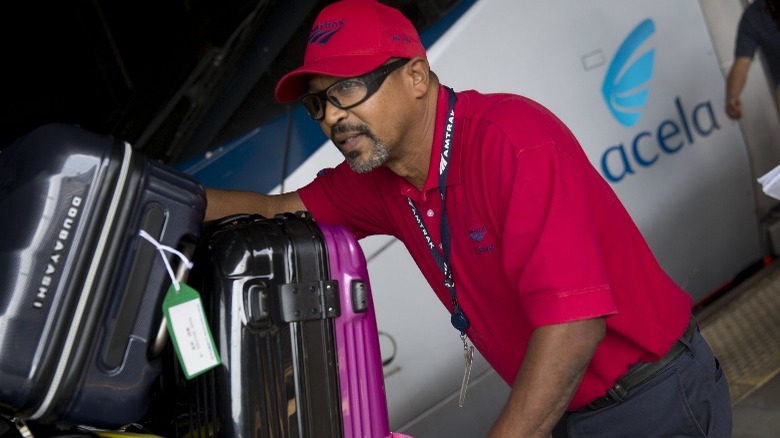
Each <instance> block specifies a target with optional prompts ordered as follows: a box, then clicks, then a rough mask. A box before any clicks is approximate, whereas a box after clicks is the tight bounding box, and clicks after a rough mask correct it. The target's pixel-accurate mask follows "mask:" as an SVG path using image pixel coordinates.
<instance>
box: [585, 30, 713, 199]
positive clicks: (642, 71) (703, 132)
mask: <svg viewBox="0 0 780 438" xmlns="http://www.w3.org/2000/svg"><path fill="white" fill-rule="evenodd" d="M654 33H655V24H654V23H653V21H652V20H651V19H649V18H648V19H646V20H644V21H642V22H641V23H639V25H638V26H637V27H636V28H635V29H634V30H633V31H631V34H630V35H628V37H627V38H626V40H625V41H623V44H621V46H620V48H619V49H618V51H617V53H616V54H615V57H614V59H613V60H612V63H611V64H610V66H609V69H608V71H607V75H606V76H605V79H604V85H603V86H602V93H603V95H604V99H605V100H606V102H607V106H608V107H609V110H610V111H611V112H612V115H613V116H614V117H615V119H617V121H618V122H620V124H621V125H623V126H625V127H629V128H630V127H633V126H634V125H636V123H637V122H638V121H639V117H640V116H641V110H642V108H643V107H644V106H645V104H646V103H647V97H648V94H649V91H648V90H649V88H648V82H649V81H650V78H651V77H652V76H653V63H654V61H655V59H654V58H655V49H654V48H651V49H649V50H647V51H645V52H643V53H642V52H641V50H640V48H641V47H642V46H643V45H644V43H645V42H646V41H647V39H648V38H649V37H650V36H651V35H653V34H654ZM640 53H641V54H640ZM682 56H684V55H682ZM666 87H670V88H671V87H676V88H678V89H680V88H684V84H677V85H676V86H674V85H672V84H671V83H668V82H667V84H666ZM656 91H663V92H664V93H667V94H668V93H669V92H672V93H674V91H675V90H674V89H657V90H656ZM664 93H661V94H664ZM675 94H676V93H675ZM683 94H687V93H683ZM657 95H658V93H657V92H655V93H654V96H657ZM692 99H696V97H691V96H686V95H683V96H681V95H677V96H675V97H674V102H673V103H672V104H671V105H669V107H671V106H672V105H673V108H674V110H665V111H664V110H662V109H661V108H663V106H662V105H664V103H663V102H662V101H661V102H659V99H658V98H654V99H653V107H654V111H653V114H661V117H662V119H661V120H660V121H650V123H646V122H643V125H645V126H647V125H650V126H647V128H648V129H643V130H641V131H639V132H631V131H630V130H623V131H625V132H626V133H627V134H629V135H631V136H633V138H632V139H629V140H627V141H620V142H617V143H613V144H612V146H610V147H608V148H606V149H605V150H604V152H603V153H602V154H601V160H600V164H601V173H602V174H603V175H604V177H605V178H606V179H607V180H608V181H609V182H611V183H613V184H614V183H618V182H620V181H622V180H623V179H624V178H626V177H627V176H629V175H634V174H636V173H637V172H638V171H640V170H642V169H644V168H649V167H651V166H654V165H656V164H657V163H658V162H659V160H661V157H663V156H671V155H675V154H677V153H678V152H680V151H681V150H683V148H684V147H685V146H686V145H693V144H694V143H696V141H697V139H704V138H706V137H709V136H710V135H712V133H713V132H715V131H717V130H719V129H720V124H719V123H718V120H717V118H716V116H715V110H714V109H713V106H712V102H711V101H710V100H704V101H699V102H698V103H693V104H691V103H690V100H692ZM694 102H696V101H694ZM669 107H667V108H669ZM648 113H649V112H648ZM655 123H657V125H656V127H655V128H652V127H651V126H652V125H653V124H655Z"/></svg>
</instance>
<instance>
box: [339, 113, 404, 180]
mask: <svg viewBox="0 0 780 438" xmlns="http://www.w3.org/2000/svg"><path fill="white" fill-rule="evenodd" d="M341 131H344V132H348V131H355V132H359V133H361V134H363V136H365V137H366V138H368V139H369V140H370V141H371V149H370V150H369V155H368V157H367V158H366V159H364V160H361V153H360V152H358V151H354V152H349V153H346V154H345V153H343V152H342V154H343V155H344V158H345V159H346V161H347V164H349V167H350V168H352V170H353V171H355V172H357V173H367V172H371V171H372V170H374V169H376V168H377V167H380V166H382V165H383V164H385V162H386V161H387V159H388V158H389V157H390V150H389V149H388V148H387V145H386V144H385V143H384V142H382V141H381V140H380V139H379V138H377V136H376V135H374V133H373V132H371V131H370V130H369V129H368V128H366V127H365V126H362V125H361V126H347V125H336V126H335V127H334V128H333V132H332V133H331V135H332V134H335V133H337V132H341ZM339 150H341V148H339Z"/></svg>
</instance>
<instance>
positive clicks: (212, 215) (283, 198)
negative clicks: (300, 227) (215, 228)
mask: <svg viewBox="0 0 780 438" xmlns="http://www.w3.org/2000/svg"><path fill="white" fill-rule="evenodd" d="M206 199H207V201H208V202H207V204H206V218H205V220H206V221H207V222H208V221H211V220H214V219H218V218H221V217H224V216H227V215H230V214H236V213H258V214H261V215H263V216H266V217H273V216H274V215H275V214H277V213H284V212H288V211H289V212H295V211H298V210H305V209H306V207H305V206H304V205H303V201H302V200H301V198H300V196H298V193H297V192H289V193H284V194H281V195H264V194H262V193H255V192H248V191H238V190H222V189H210V188H207V189H206Z"/></svg>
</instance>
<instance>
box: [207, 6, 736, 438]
mask: <svg viewBox="0 0 780 438" xmlns="http://www.w3.org/2000/svg"><path fill="white" fill-rule="evenodd" d="M276 98H277V99H278V100H280V101H282V102H287V101H291V100H295V99H297V98H302V102H303V104H304V105H305V107H306V109H307V110H308V112H309V114H310V115H311V116H312V118H313V119H315V120H317V121H319V122H320V125H321V127H322V129H323V130H324V132H325V134H326V135H327V136H328V137H329V138H331V140H332V141H333V143H334V144H335V146H336V147H337V148H338V149H339V150H340V151H341V152H342V153H343V155H344V157H345V158H346V161H345V162H344V163H341V164H340V165H339V166H337V167H336V168H335V169H326V170H324V171H322V172H320V174H319V175H318V176H317V178H315V179H314V181H313V182H311V183H310V184H309V185H307V186H306V187H303V188H301V189H300V190H298V191H297V192H293V193H287V194H283V195H275V196H266V195H262V194H257V193H249V192H231V191H222V190H209V191H208V198H209V207H208V211H207V219H214V218H217V217H220V216H223V215H226V214H229V213H236V212H245V211H253V212H258V213H261V214H263V215H266V216H270V215H273V214H275V213H276V212H281V211H295V210H301V209H307V210H309V211H310V212H311V213H312V215H313V216H314V218H315V220H319V221H323V222H329V223H340V224H343V225H344V226H346V227H347V228H349V229H350V230H351V231H352V233H354V234H355V235H356V236H357V237H359V238H362V237H364V236H367V235H371V234H390V235H394V236H396V237H397V238H398V239H400V240H401V241H402V242H403V243H404V244H405V245H406V247H407V248H408V250H409V251H410V253H411V254H412V257H413V258H414V260H415V261H416V263H417V264H418V266H419V267H420V269H421V270H422V272H423V274H424V275H425V277H426V279H427V280H428V281H429V283H430V284H431V286H432V288H433V290H434V292H435V293H436V294H437V296H438V297H439V299H440V300H441V301H442V303H443V304H444V305H445V306H446V307H447V309H448V310H449V311H450V312H452V315H453V316H452V324H453V326H454V327H455V330H454V331H453V338H454V337H455V336H461V339H462V340H463V343H464V344H463V347H464V348H468V345H469V344H468V342H473V344H474V346H476V347H477V348H478V349H479V351H480V352H481V353H482V355H483V356H484V357H485V358H486V359H487V360H488V361H489V362H490V364H491V365H492V366H493V368H494V369H495V370H496V371H497V372H498V374H500V375H501V376H502V378H503V379H504V380H505V381H506V382H507V384H509V385H510V386H511V387H512V390H511V393H510V397H509V400H508V402H507V404H506V406H505V407H504V409H503V411H502V413H501V414H500V416H499V418H498V419H497V421H496V423H495V424H494V426H493V428H492V430H491V435H490V436H491V437H514V436H517V437H530V436H550V434H551V433H552V431H553V429H554V428H555V427H556V424H559V426H558V430H556V436H567V435H566V434H567V433H568V434H569V435H568V436H599V437H602V436H670V435H674V436H705V434H706V436H711V437H716V436H729V435H730V430H731V412H730V402H729V395H728V385H727V383H726V379H725V377H724V376H723V373H722V370H720V368H719V366H718V364H717V361H716V360H715V358H714V356H713V355H712V352H711V351H710V349H709V347H708V346H707V344H706V343H705V341H704V340H703V338H702V337H701V335H700V334H699V333H698V330H697V329H696V325H695V323H693V322H692V319H691V314H690V306H691V299H690V296H689V295H688V294H687V293H685V292H684V291H682V290H681V289H680V288H679V287H678V286H676V285H675V284H674V283H673V282H672V281H671V280H670V279H669V277H668V276H667V275H666V274H665V273H664V272H663V271H662V270H661V268H660V267H659V266H658V264H657V263H656V261H655V260H654V259H653V256H652V253H651V252H650V249H649V248H648V247H647V245H646V243H645V242H644V240H643V239H642V236H641V234H640V233H639V231H638V230H637V228H636V227H635V225H634V223H633V222H632V221H631V218H630V217H629V215H628V213H627V212H626V211H625V209H624V208H623V207H622V205H621V204H620V202H619V200H618V199H617V197H616V196H615V194H614V193H613V191H612V190H611V188H610V187H609V185H608V184H607V183H606V182H605V181H604V180H603V179H602V177H601V176H600V175H599V174H598V172H597V171H596V170H595V169H594V168H593V167H592V166H591V165H590V163H589V161H588V159H587V157H586V156H585V154H584V153H583V151H582V149H581V148H580V146H579V144H578V143H577V141H576V139H575V138H574V137H573V135H572V134H571V133H570V132H569V130H568V129H567V128H566V127H565V126H564V125H563V123H562V122H561V121H560V120H558V119H557V118H556V117H555V116H554V115H552V114H551V113H550V112H549V111H548V110H546V109H545V108H544V107H542V106H541V105H539V104H537V103H536V102H533V101H531V100H529V99H526V98H524V97H521V96H516V95H509V94H494V95H483V94H479V93H477V92H475V91H464V92H459V93H455V92H454V91H452V90H450V89H449V88H447V87H445V86H443V85H441V84H439V81H438V78H437V76H436V75H435V74H434V73H433V72H431V71H430V67H429V64H428V60H427V58H426V53H425V49H424V48H423V47H422V45H421V43H420V40H419V36H418V35H417V32H416V31H415V29H414V27H413V26H412V25H411V23H410V22H409V20H407V19H406V18H405V17H403V15H401V14H400V12H398V11H397V10H395V9H392V8H389V7H386V6H383V5H381V4H379V3H376V2H374V1H373V0H344V1H342V2H338V3H334V4H332V5H330V6H328V7H326V8H325V9H324V10H323V11H322V12H321V13H320V15H319V16H318V17H317V19H316V21H315V23H314V26H313V28H312V32H311V36H310V38H309V44H308V46H307V49H306V53H305V56H304V62H303V66H302V67H300V68H298V69H296V70H294V71H292V72H290V73H288V74H287V75H286V76H284V77H283V78H282V79H281V81H280V82H279V83H278V84H277V87H276ZM454 342H459V341H458V340H457V339H455V340H454ZM454 348H457V347H454ZM466 351H468V350H466ZM421 366H423V365H422V364H421Z"/></svg>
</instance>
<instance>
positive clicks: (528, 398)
mask: <svg viewBox="0 0 780 438" xmlns="http://www.w3.org/2000/svg"><path fill="white" fill-rule="evenodd" d="M605 331H606V324H605V322H604V318H595V319H587V320H583V321H574V322H570V323H564V324H556V325H549V326H543V327H539V328H537V329H536V330H535V331H534V333H533V335H531V340H530V342H529V344H528V350H527V352H526V355H525V359H524V360H523V364H522V366H521V367H520V371H519V372H518V374H517V379H516V380H515V383H514V385H513V386H512V391H511V393H510V395H509V400H508V401H507V404H506V406H504V409H503V411H502V412H501V415H500V416H499V417H498V420H497V421H496V423H495V424H494V425H493V429H492V430H491V431H490V435H489V436H490V438H509V437H537V436H538V437H542V436H544V437H549V436H550V434H551V432H552V429H553V428H554V427H555V424H556V423H557V422H558V420H559V419H560V418H561V416H562V415H563V412H564V411H565V410H566V407H567V406H568V404H569V401H570V400H571V397H572V396H573V395H574V392H575V391H576V389H577V387H578V386H579V384H580V380H581V379H582V376H583V375H584V374H585V369H586V368H587V367H588V364H589V363H590V360H591V358H592V357H593V353H594V352H595V351H596V347H597V346H598V344H599V343H600V342H601V340H602V339H603V338H604V333H605Z"/></svg>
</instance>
